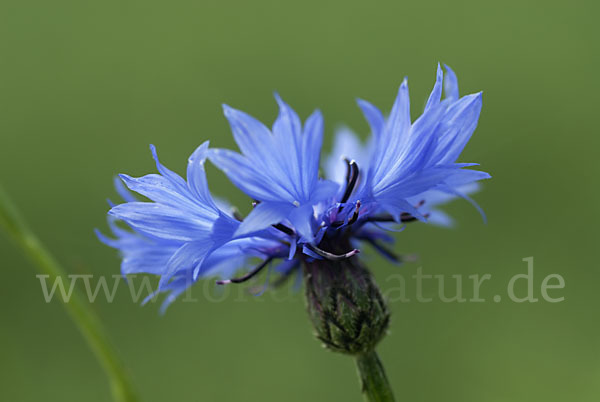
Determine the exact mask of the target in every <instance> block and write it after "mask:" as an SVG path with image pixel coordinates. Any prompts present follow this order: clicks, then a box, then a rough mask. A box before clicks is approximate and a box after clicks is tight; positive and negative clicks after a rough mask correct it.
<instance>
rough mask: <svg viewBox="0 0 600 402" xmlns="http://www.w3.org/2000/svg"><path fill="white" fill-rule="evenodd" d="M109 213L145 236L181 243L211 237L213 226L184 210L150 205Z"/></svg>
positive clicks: (129, 205)
mask: <svg viewBox="0 0 600 402" xmlns="http://www.w3.org/2000/svg"><path fill="white" fill-rule="evenodd" d="M108 213H109V214H110V215H112V216H115V217H117V218H119V219H121V220H124V221H125V222H127V223H128V224H129V225H131V226H132V227H134V228H135V229H136V230H139V231H140V232H142V233H144V234H146V235H149V236H155V237H159V238H163V239H170V240H179V241H192V240H196V239H198V238H201V237H206V236H209V235H210V231H211V229H212V224H213V221H212V220H209V219H206V218H200V217H195V216H190V214H189V213H188V212H186V211H185V210H182V209H181V208H179V209H178V208H174V207H170V206H166V205H161V204H156V203H150V202H129V203H126V204H121V205H117V206H115V207H113V208H112V209H111V210H110V211H109V212H108Z"/></svg>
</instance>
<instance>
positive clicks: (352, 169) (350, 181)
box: [338, 158, 360, 212]
mask: <svg viewBox="0 0 600 402" xmlns="http://www.w3.org/2000/svg"><path fill="white" fill-rule="evenodd" d="M344 161H345V162H346V164H347V165H348V171H347V174H346V190H345V191H344V196H343V197H342V200H341V203H342V204H343V203H345V202H346V201H348V199H349V198H350V195H351V194H352V191H353V190H354V187H355V186H356V182H357V181H358V175H359V173H360V171H359V170H358V165H357V164H356V161H354V160H349V159H348V158H345V159H344ZM342 208H343V207H342V206H341V205H340V207H339V209H338V212H339V211H341V210H342Z"/></svg>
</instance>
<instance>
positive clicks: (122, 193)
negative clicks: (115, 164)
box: [111, 176, 138, 207]
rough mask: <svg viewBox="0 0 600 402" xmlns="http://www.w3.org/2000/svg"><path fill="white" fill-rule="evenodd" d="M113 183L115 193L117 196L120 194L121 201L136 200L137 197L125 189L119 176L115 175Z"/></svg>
mask: <svg viewBox="0 0 600 402" xmlns="http://www.w3.org/2000/svg"><path fill="white" fill-rule="evenodd" d="M113 183H114V186H115V189H116V190H117V194H119V196H121V198H122V199H123V201H126V202H135V201H138V199H137V198H135V197H134V195H133V194H131V192H130V191H129V190H127V188H125V186H124V185H123V181H121V179H120V178H119V176H115V178H114V180H113ZM111 207H112V205H111Z"/></svg>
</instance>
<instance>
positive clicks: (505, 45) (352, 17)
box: [0, 0, 600, 402]
mask: <svg viewBox="0 0 600 402" xmlns="http://www.w3.org/2000/svg"><path fill="white" fill-rule="evenodd" d="M599 11H600V9H599V7H598V5H597V2H593V1H572V2H569V3H568V5H567V3H566V2H562V1H523V0H520V1H514V0H510V1H502V2H483V1H475V0H471V1H464V0H458V1H452V2H446V1H437V2H433V1H421V2H413V3H407V2H376V1H374V2H364V1H346V2H336V3H334V2H331V3H330V2H324V1H304V2H296V3H294V4H292V3H287V2H282V1H273V2H268V1H252V2H224V1H222V2H210V1H171V2H162V1H149V0H146V1H133V0H121V1H113V0H107V1H63V0H56V1H16V0H3V1H2V2H1V3H0V51H1V53H0V55H1V56H0V105H1V106H0V107H1V111H2V112H1V119H0V130H1V131H0V132H1V134H0V135H1V139H2V141H1V142H0V172H1V176H0V181H1V182H2V184H3V185H4V187H5V188H6V190H7V191H9V192H10V194H11V196H12V197H13V199H14V200H15V202H16V203H17V204H18V206H19V207H20V209H21V210H22V212H23V214H24V215H25V216H26V218H27V219H28V221H29V222H30V224H31V226H32V227H33V229H34V230H35V231H36V232H37V233H38V234H39V236H40V237H41V239H42V240H43V241H44V242H45V243H46V244H47V245H48V247H49V248H50V249H51V250H52V252H53V253H54V254H55V255H56V257H57V258H58V259H59V260H60V261H61V262H62V263H63V264H64V265H65V267H66V269H67V270H68V272H69V273H79V274H85V273H90V274H94V275H112V274H116V273H118V270H119V260H118V258H117V256H116V254H115V252H114V250H112V249H109V248H107V247H105V246H103V245H102V244H100V243H99V242H98V241H97V240H96V238H95V236H94V234H93V228H95V227H99V228H101V229H102V230H104V231H106V223H105V213H106V211H107V204H106V201H105V200H106V198H107V197H110V198H113V199H114V198H116V196H115V193H114V190H113V189H112V177H113V175H114V174H116V173H118V172H127V173H129V174H132V175H142V174H145V173H149V172H151V171H153V170H154V166H153V162H152V160H151V157H150V153H149V151H148V144H150V143H154V144H156V145H157V147H158V150H159V154H160V156H161V159H162V160H163V162H164V163H165V164H166V165H167V166H169V167H171V168H173V169H174V170H176V171H178V172H180V173H184V171H185V164H186V160H187V157H188V155H189V154H190V153H191V152H192V151H193V150H194V149H195V147H196V146H197V145H199V144H200V143H201V142H202V141H204V140H206V139H210V140H211V143H212V144H213V145H215V146H226V147H234V145H233V141H232V138H231V135H230V132H229V129H228V126H227V123H226V120H225V119H224V117H223V116H222V111H221V107H220V104H221V103H224V102H226V103H228V104H230V105H232V106H234V107H238V108H241V109H243V110H245V111H247V112H249V113H251V114H253V115H255V116H257V117H258V118H260V119H261V120H263V121H264V122H266V123H268V124H271V122H272V121H273V119H274V117H275V116H276V106H275V103H274V100H273V98H272V92H273V91H274V90H277V91H279V92H280V93H281V94H282V96H283V97H284V98H285V99H286V100H287V101H288V102H289V103H290V104H291V105H292V106H293V107H295V108H296V109H297V111H298V112H299V113H300V115H301V116H302V117H303V118H305V117H306V116H307V115H308V114H309V113H310V112H311V111H312V109H313V108H315V107H318V108H320V109H321V110H322V111H323V113H324V115H325V117H326V135H327V137H326V143H325V148H326V149H329V148H330V145H331V140H332V132H333V130H334V128H335V127H336V125H337V124H339V123H341V122H345V123H347V124H349V125H350V126H351V127H353V128H355V129H356V130H357V131H359V132H361V133H366V132H367V126H366V124H365V123H364V121H363V118H362V117H361V114H360V113H359V110H358V108H357V107H356V105H355V101H354V99H355V97H361V98H365V99H368V100H370V101H372V102H374V103H375V104H376V105H378V106H380V107H382V108H383V109H384V110H389V108H390V107H391V104H392V101H393V99H394V96H395V93H396V90H397V87H398V85H399V84H400V82H401V80H402V78H403V77H404V76H408V77H410V81H409V82H410V87H411V94H412V104H413V115H416V113H417V112H418V111H419V109H420V108H421V105H423V104H424V102H425V100H426V98H427V95H428V93H429V91H430V89H431V87H432V85H433V81H434V75H435V66H436V63H437V62H438V61H442V62H445V63H448V64H449V65H451V66H452V67H453V68H454V70H455V71H456V72H457V74H458V77H459V82H460V85H461V93H462V94H465V93H470V92H475V91H479V90H483V91H484V107H483V112H482V116H481V119H480V123H479V127H478V129H477V131H476V133H475V135H474V137H473V139H472V141H471V142H470V144H469V146H468V147H467V149H466V151H465V152H464V154H463V158H462V160H463V161H469V162H471V161H476V162H481V164H482V168H483V170H485V171H488V172H490V173H491V174H492V175H493V177H494V178H493V179H492V180H491V181H488V182H486V183H485V187H484V189H483V191H482V192H481V193H479V194H478V195H477V196H476V199H477V200H478V201H479V202H480V204H481V205H482V207H483V208H484V209H485V210H486V212H487V215H488V218H489V223H488V224H487V225H484V224H483V223H482V222H481V219H480V217H479V216H478V214H477V212H476V211H475V210H474V209H473V208H472V207H471V206H470V205H468V204H467V203H466V202H455V203H454V204H452V205H450V206H449V207H448V208H446V210H447V211H449V212H450V213H451V214H452V215H453V216H455V217H456V218H457V220H458V222H459V224H458V226H457V227H456V228H455V229H453V230H446V229H438V228H435V227H431V226H426V225H414V226H412V227H410V228H409V229H410V230H406V231H405V232H403V233H402V234H399V235H398V236H397V237H398V245H397V249H398V250H400V251H405V252H411V253H416V254H418V255H420V261H419V262H418V263H414V264H409V265H406V266H403V267H395V266H391V265H389V264H386V263H384V262H383V261H382V260H380V259H378V258H375V257H374V256H373V254H372V253H369V252H367V253H365V254H366V257H367V258H369V257H370V258H369V263H370V265H371V267H372V268H373V269H374V271H376V274H377V277H378V280H379V282H380V284H381V286H382V288H384V289H388V290H389V288H390V286H391V283H390V282H388V281H386V279H388V278H389V276H390V275H392V274H395V273H402V274H404V275H406V277H409V276H410V275H412V274H413V273H414V272H415V271H416V268H417V267H418V266H422V267H423V269H424V271H425V272H426V273H430V274H446V275H452V274H461V275H464V276H465V278H466V276H467V275H471V274H480V275H483V274H485V273H489V274H491V275H492V276H493V279H492V280H491V281H489V282H487V283H486V284H485V285H484V286H483V287H482V296H483V297H486V298H488V301H487V302H485V303H479V304H477V303H462V304H457V303H442V302H440V301H439V300H438V301H434V302H432V303H427V304H420V303H416V302H411V303H399V302H397V303H392V306H391V308H392V311H393V322H392V331H391V334H390V335H389V336H388V337H387V338H386V339H385V340H384V342H383V343H382V344H381V345H380V347H379V351H380V355H381V356H382V359H383V361H384V363H385V365H386V367H387V370H388V376H389V378H390V380H391V381H392V383H393V386H394V388H395V392H396V394H397V399H398V400H399V401H446V402H465V401H493V402H499V401H523V402H531V401H546V402H549V401H597V400H598V398H599V396H600V381H599V379H600V353H599V352H600V347H599V346H600V344H599V335H600V324H599V323H598V301H599V300H598V296H597V288H598V287H599V285H600V282H599V279H600V275H599V274H598V251H597V248H596V247H597V239H598V218H599V216H598V208H597V205H598V202H599V201H600V200H599V195H600V193H599V191H598V188H597V179H596V178H595V175H596V174H597V173H598V167H597V163H598V162H597V149H598V146H599V145H600V140H599V139H598V111H597V108H598V100H597V99H598V97H597V91H598V89H599V85H598V84H599V79H598V75H597V73H596V72H595V69H596V68H597V64H598V61H599V50H600V49H599V48H598V37H599V33H600V30H599V29H598V26H597V17H598V14H599ZM209 180H210V185H211V189H212V190H213V192H214V193H215V194H218V195H221V196H225V197H227V198H229V199H230V200H231V201H233V202H235V203H236V204H238V205H248V199H247V198H246V197H244V196H243V195H242V194H241V193H240V192H238V191H237V190H234V189H233V186H232V185H231V184H229V183H228V182H227V181H226V180H225V178H224V176H223V175H221V174H220V173H218V172H217V171H216V169H214V168H210V169H209ZM0 255H1V260H0V261H1V266H2V285H1V287H2V290H1V291H0V328H1V330H0V400H3V401H34V400H46V401H107V400H109V399H110V394H109V391H108V388H107V383H106V379H105V376H104V373H103V372H102V370H101V369H100V367H99V365H98V364H97V362H96V361H95V360H94V358H93V355H92V354H91V352H90V351H89V350H88V349H87V347H86V345H85V343H84V342H83V340H82V338H81V336H80V335H79V334H78V333H77V331H76V330H75V327H74V325H73V324H72V322H71V321H70V320H69V319H68V317H67V315H66V314H65V312H64V310H63V307H62V306H61V303H59V302H53V303H50V304H46V303H45V302H44V298H43V296H42V292H41V288H40V283H39V281H38V279H37V278H36V277H35V273H36V272H35V271H34V269H33V267H32V266H31V265H30V264H29V263H28V262H27V260H26V259H25V258H24V257H23V256H22V255H21V254H20V252H19V251H18V250H16V249H15V248H14V246H13V244H12V243H10V242H9V241H7V238H6V237H5V236H2V237H0ZM529 256H533V257H534V258H535V284H536V285H535V286H536V296H537V297H539V296H540V295H539V285H540V283H541V280H542V278H543V277H544V276H546V275H548V274H551V273H558V274H561V275H562V276H563V277H564V278H565V281H566V288H565V289H564V290H558V291H555V293H552V294H556V295H557V296H565V298H566V299H565V301H564V302H562V303H556V304H551V303H547V302H544V301H540V302H538V303H533V304H530V303H523V304H516V303H512V302H509V301H507V300H506V301H505V300H502V302H500V303H494V302H492V300H491V297H492V296H493V295H495V294H503V295H505V293H506V283H507V282H508V280H509V278H510V277H511V276H513V275H515V274H517V273H523V272H525V269H526V264H525V263H524V262H523V261H522V258H524V257H529ZM409 285H410V283H409ZM410 286H413V285H410ZM203 287H205V288H206V289H207V291H208V292H209V293H208V295H209V296H211V297H219V296H220V295H219V294H217V293H214V289H213V285H212V284H211V283H206V284H199V285H197V286H196V288H194V295H195V297H197V298H202V290H203ZM241 289H242V293H240V294H241V295H242V296H239V297H234V294H237V292H239V291H240V289H235V290H231V292H232V293H231V294H230V295H229V297H224V299H225V301H223V302H219V303H216V302H210V301H202V300H201V301H199V302H196V303H182V302H178V303H175V304H174V305H173V306H172V307H171V308H170V309H169V310H168V312H167V314H166V315H165V316H159V314H158V305H156V304H154V305H147V306H144V307H140V306H139V305H137V304H133V303H132V302H131V300H130V297H129V294H128V292H127V291H126V288H124V287H123V288H121V290H120V291H119V292H118V294H117V297H116V299H115V301H114V303H107V302H105V301H97V302H96V303H94V304H93V308H94V309H95V310H97V312H98V313H99V315H100V316H101V317H102V318H103V320H104V321H105V322H106V325H107V327H108V329H109V331H110V333H111V335H112V338H113V339H114V341H115V343H116V344H117V346H118V348H119V350H120V351H121V352H122V355H123V358H124V360H125V361H126V363H127V365H128V368H129V370H130V372H131V373H132V376H133V379H134V381H135V384H136V386H137V387H138V389H139V391H140V393H141V395H142V397H143V399H144V400H145V401H175V400H177V401H201V400H202V401H254V400H256V401H282V400H285V401H290V402H291V401H308V400H310V401H334V400H335V401H338V400H339V401H359V400H360V394H359V389H358V384H357V380H356V378H355V373H354V365H353V362H352V360H351V359H349V358H347V357H345V356H338V355H335V354H333V353H330V352H325V351H324V350H322V349H321V347H320V346H319V344H318V343H317V342H316V341H315V340H314V339H313V337H312V335H311V329H310V327H309V324H308V321H307V317H306V316H305V312H304V306H303V300H302V294H301V293H296V294H291V295H290V294H289V293H288V292H287V291H286V290H281V291H279V292H275V293H271V294H270V293H267V294H265V295H263V296H262V297H258V298H256V297H250V296H244V295H245V293H244V291H243V290H247V288H241ZM426 292H431V293H435V289H433V288H432V289H429V290H426ZM408 293H409V295H412V294H414V289H411V288H409V289H408ZM276 297H279V298H280V299H281V298H283V299H284V300H283V301H277V300H275V298H276ZM239 298H241V299H243V300H244V301H243V302H239V301H236V299H239ZM505 299H506V298H505Z"/></svg>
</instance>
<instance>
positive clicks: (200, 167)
mask: <svg viewBox="0 0 600 402" xmlns="http://www.w3.org/2000/svg"><path fill="white" fill-rule="evenodd" d="M207 154H208V141H206V142H204V143H203V144H202V145H200V146H199V147H198V148H197V149H196V151H194V153H193V154H192V155H191V156H190V157H189V159H188V167H187V181H188V187H189V189H190V191H191V192H192V194H193V195H194V196H196V198H198V199H199V200H200V201H202V203H203V204H205V205H208V206H211V207H212V208H214V209H216V206H215V203H214V201H213V198H212V196H211V194H210V191H209V190H208V183H207V181H206V172H205V171H204V162H205V161H206V157H207Z"/></svg>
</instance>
